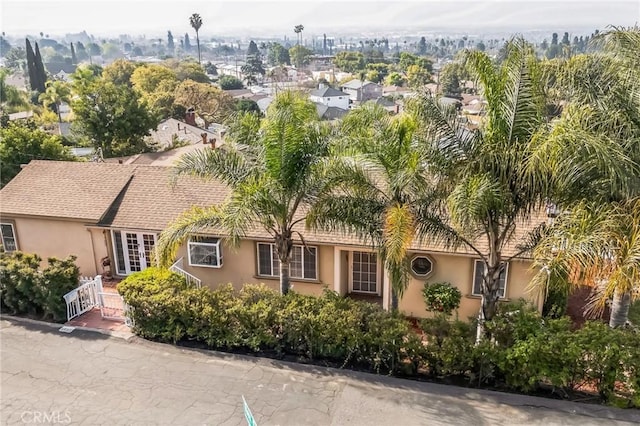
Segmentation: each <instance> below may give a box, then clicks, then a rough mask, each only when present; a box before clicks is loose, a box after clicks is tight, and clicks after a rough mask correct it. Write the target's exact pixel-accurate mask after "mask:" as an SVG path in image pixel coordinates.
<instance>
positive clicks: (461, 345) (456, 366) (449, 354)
mask: <svg viewBox="0 0 640 426" xmlns="http://www.w3.org/2000/svg"><path fill="white" fill-rule="evenodd" d="M420 327H421V328H422V331H423V332H424V334H425V336H426V337H427V342H426V345H425V352H424V356H425V361H426V363H427V366H428V367H429V370H430V374H431V375H432V376H435V377H440V376H447V375H455V376H458V375H464V374H466V373H467V372H469V371H471V370H472V368H473V359H472V357H470V354H471V353H472V352H473V344H474V336H473V333H472V330H471V326H470V325H469V324H468V323H465V322H462V321H457V320H456V321H452V322H450V321H448V320H447V318H445V317H443V316H436V317H435V318H427V319H423V320H422V321H421V323H420Z"/></svg>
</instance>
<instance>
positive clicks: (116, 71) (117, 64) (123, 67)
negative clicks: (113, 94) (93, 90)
mask: <svg viewBox="0 0 640 426" xmlns="http://www.w3.org/2000/svg"><path fill="white" fill-rule="evenodd" d="M140 66H141V64H139V63H137V62H131V61H127V60H125V59H117V60H115V61H113V62H112V63H111V64H109V65H107V66H106V67H104V69H103V70H102V77H103V78H104V79H105V80H106V81H110V82H112V83H114V84H117V85H119V84H124V85H126V86H129V87H131V86H132V84H133V83H132V82H131V77H132V76H133V73H134V72H135V70H136V69H137V68H138V67H140Z"/></svg>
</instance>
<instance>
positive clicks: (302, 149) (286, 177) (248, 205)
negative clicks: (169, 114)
mask: <svg viewBox="0 0 640 426" xmlns="http://www.w3.org/2000/svg"><path fill="white" fill-rule="evenodd" d="M328 136H329V128H328V127H327V126H324V125H323V124H321V123H320V122H319V121H318V118H317V113H316V108H315V105H314V104H313V103H311V102H310V101H308V100H306V99H305V98H303V97H302V95H299V94H294V93H292V92H282V93H280V94H279V95H277V96H276V98H275V99H274V101H273V103H272V104H271V105H270V107H269V109H268V110H267V113H266V117H265V118H264V119H263V120H262V121H261V120H260V119H259V118H258V117H257V116H255V115H253V114H251V113H246V114H244V115H240V116H238V118H237V119H236V120H235V121H234V122H233V123H232V125H231V128H230V130H229V133H228V136H227V138H228V139H226V140H225V145H224V146H223V147H222V148H220V149H216V150H211V149H208V150H201V151H198V152H195V153H191V154H186V155H184V156H183V157H182V158H181V159H180V160H179V161H178V163H177V164H176V166H175V174H176V175H185V174H187V175H193V176H197V177H201V178H209V179H211V178H212V179H218V180H220V181H222V182H223V183H225V184H226V185H228V186H229V188H230V189H231V194H230V196H229V198H228V200H227V202H226V203H225V204H224V205H222V206H220V207H216V206H214V207H210V208H206V209H202V208H194V209H193V210H191V211H188V212H186V213H185V214H184V216H182V217H181V218H179V219H178V220H176V221H175V222H173V223H172V224H171V225H170V226H169V227H168V228H167V229H166V230H165V231H164V232H163V233H162V234H161V235H160V238H159V242H158V253H159V257H160V263H161V264H163V265H167V264H168V263H169V262H170V261H171V260H172V259H173V255H174V253H175V250H176V249H177V247H178V246H180V245H181V244H182V243H183V242H184V241H185V240H186V239H187V238H189V235H192V234H197V233H198V232H202V231H203V230H206V229H207V228H208V227H210V226H216V227H218V228H219V229H222V230H223V231H224V232H225V233H226V234H227V236H228V241H229V242H230V243H231V244H232V245H237V244H238V243H239V241H240V238H241V237H242V236H244V235H246V232H247V230H249V229H250V228H252V227H254V226H256V225H257V226H260V227H261V228H263V229H264V230H265V231H266V232H268V233H269V234H270V235H271V236H272V237H273V240H274V243H275V251H276V254H277V256H278V259H279V260H280V290H281V292H282V293H283V294H286V293H287V292H288V291H289V288H290V278H289V263H290V261H291V255H292V248H293V244H294V237H295V236H296V235H297V237H298V238H299V240H300V241H302V243H303V244H304V238H303V236H302V233H301V230H302V228H301V226H302V224H303V223H304V221H305V211H306V210H307V209H308V208H309V206H310V205H311V204H312V203H313V202H314V200H315V199H316V198H317V197H319V196H320V195H321V194H322V193H323V192H325V191H327V190H328V183H327V181H326V180H325V179H323V173H322V169H323V167H322V164H323V161H324V159H325V156H326V155H327V152H328Z"/></svg>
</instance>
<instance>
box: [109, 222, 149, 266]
mask: <svg viewBox="0 0 640 426" xmlns="http://www.w3.org/2000/svg"><path fill="white" fill-rule="evenodd" d="M112 235H113V240H112V241H113V250H114V255H115V258H116V267H117V272H118V275H129V274H130V273H132V272H138V271H142V270H144V269H146V268H148V267H149V266H151V259H152V253H153V247H154V246H155V244H156V235H155V234H147V233H143V232H132V231H112Z"/></svg>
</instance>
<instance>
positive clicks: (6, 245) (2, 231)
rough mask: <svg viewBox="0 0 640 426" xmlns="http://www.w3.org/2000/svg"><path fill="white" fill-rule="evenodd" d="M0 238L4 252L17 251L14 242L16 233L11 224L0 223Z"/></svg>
mask: <svg viewBox="0 0 640 426" xmlns="http://www.w3.org/2000/svg"><path fill="white" fill-rule="evenodd" d="M0 237H1V238H2V248H3V249H4V251H7V252H8V251H16V250H18V243H17V242H16V232H15V228H14V227H13V223H0Z"/></svg>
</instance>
